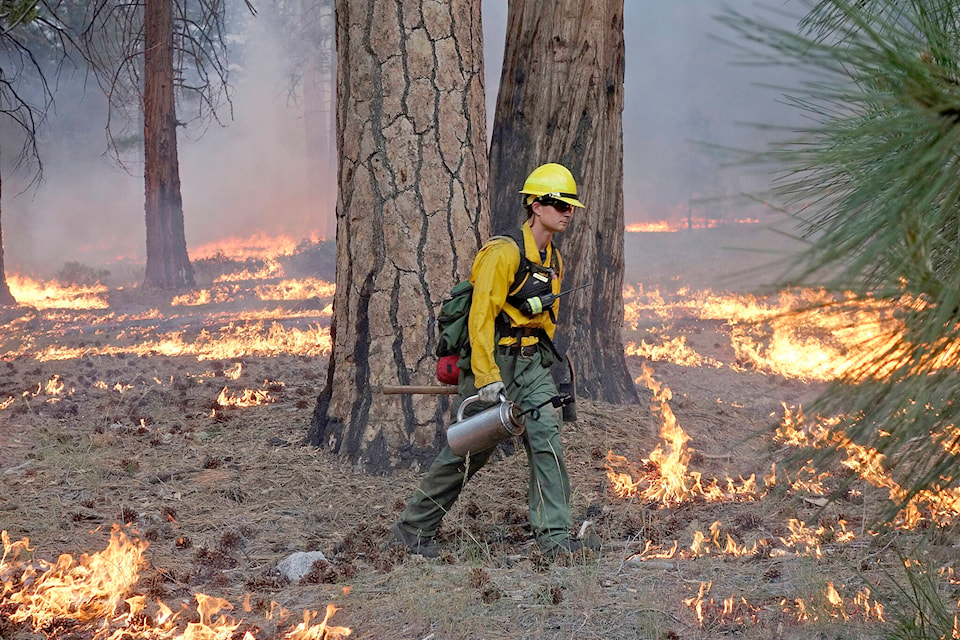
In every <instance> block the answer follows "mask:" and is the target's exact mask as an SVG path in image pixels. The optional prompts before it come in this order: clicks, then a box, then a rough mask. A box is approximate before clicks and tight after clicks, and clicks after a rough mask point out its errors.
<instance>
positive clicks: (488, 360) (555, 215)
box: [391, 163, 598, 558]
mask: <svg viewBox="0 0 960 640" xmlns="http://www.w3.org/2000/svg"><path fill="white" fill-rule="evenodd" d="M520 193H521V194H523V203H524V206H525V208H526V213H527V220H526V222H525V223H524V224H523V225H522V227H521V229H520V232H521V233H522V235H520V233H515V234H514V237H515V238H516V240H514V239H511V238H510V237H506V236H497V237H494V238H491V239H490V240H488V241H487V243H486V244H485V245H484V246H483V247H482V248H481V249H480V251H479V253H478V254H477V257H476V259H475V260H474V263H473V270H472V272H471V276H470V281H471V282H472V283H473V287H474V290H473V301H472V305H471V308H470V316H469V337H470V347H471V366H470V369H468V370H464V371H461V374H460V378H459V383H458V396H457V403H456V404H455V407H456V406H457V405H458V404H459V402H460V401H462V400H463V399H464V398H466V397H469V396H471V395H475V394H479V396H480V400H481V401H482V402H486V403H494V402H498V401H499V398H500V395H501V394H503V395H504V396H505V397H506V398H508V399H509V400H511V401H512V402H514V403H516V404H517V405H518V406H519V407H520V408H521V409H528V408H531V407H536V406H539V405H541V404H544V403H545V402H546V401H548V400H550V398H552V397H555V396H556V395H557V388H556V385H555V383H554V380H553V377H552V376H551V374H550V365H551V364H552V363H553V361H554V359H555V358H557V357H559V354H557V353H556V351H555V350H554V348H553V344H552V342H551V339H552V338H553V335H554V331H555V330H556V313H557V309H558V308H559V302H560V301H559V299H556V300H554V303H553V305H552V306H551V307H548V308H546V309H543V310H541V311H540V312H539V313H533V314H530V315H528V314H527V313H524V312H523V311H521V309H520V307H521V306H523V305H522V301H523V300H524V299H527V298H529V297H533V296H537V295H542V294H544V293H551V292H552V293H553V294H558V293H559V292H560V285H561V281H562V277H563V263H562V260H561V257H560V254H559V252H558V251H557V250H556V249H555V248H554V246H553V244H552V242H551V240H552V238H553V234H555V233H560V232H562V231H564V230H565V229H566V228H567V225H568V224H569V223H570V219H571V217H572V216H573V210H574V208H582V207H583V206H584V205H583V203H582V202H580V201H579V200H578V199H577V184H576V181H575V180H574V178H573V175H572V174H571V173H570V171H569V170H568V169H567V168H566V167H564V166H562V165H559V164H553V163H550V164H545V165H542V166H540V167H537V168H536V169H535V170H534V171H533V172H532V173H531V174H530V175H529V176H528V177H527V179H526V181H525V183H524V185H523V189H522V190H521V191H520ZM518 240H522V243H523V246H522V247H520V246H519V243H518ZM519 250H522V251H524V252H525V255H526V257H527V260H528V264H529V265H530V266H529V269H530V273H529V274H527V276H526V277H523V278H522V280H523V284H522V285H520V286H518V285H517V283H516V280H517V279H518V278H521V277H522V276H523V274H518V269H519V268H520V265H521V260H520V253H519ZM511 287H514V289H513V291H510V289H511ZM474 404H475V405H476V404H481V403H474ZM482 408H483V407H480V408H479V410H482ZM561 422H562V420H561V416H560V411H559V410H558V409H557V408H555V407H554V406H550V405H549V404H548V405H547V406H544V407H542V408H541V409H539V415H537V414H535V413H534V414H530V415H528V416H527V420H526V429H525V431H524V433H523V435H522V436H521V437H522V441H523V447H524V449H525V451H526V454H527V460H528V463H529V489H528V491H529V494H528V503H529V504H528V506H529V518H530V525H531V528H532V530H533V534H534V536H535V537H536V541H537V544H538V546H539V547H540V550H541V551H542V552H543V553H544V554H545V555H548V556H550V557H554V558H555V557H556V556H557V555H558V554H560V553H572V552H575V551H577V550H579V549H581V548H582V547H583V543H582V542H581V541H580V540H578V539H577V538H575V537H572V536H571V527H572V525H573V513H572V508H571V501H570V480H569V477H568V475H567V467H566V464H565V462H564V459H563V450H562V447H561V443H560V425H561ZM493 450H494V447H491V448H489V449H487V450H485V451H474V452H470V453H469V454H468V456H467V457H466V458H464V457H461V456H458V455H457V454H455V453H453V452H452V451H451V450H450V447H449V446H445V447H444V448H443V450H442V451H441V452H440V453H439V455H438V456H437V458H436V459H435V460H434V462H433V464H432V465H431V467H430V470H429V471H428V472H427V474H426V475H425V476H424V478H423V479H422V481H421V483H420V487H419V489H418V490H417V491H416V492H415V494H414V495H413V496H412V497H411V498H410V500H409V501H408V502H407V505H406V508H405V509H404V511H403V513H402V514H401V516H400V519H399V520H398V521H397V522H396V523H394V525H393V527H392V529H391V536H392V541H393V542H395V543H398V544H401V545H403V546H405V547H407V548H408V549H409V550H410V551H412V552H413V553H417V554H420V555H423V556H426V557H436V556H437V555H438V554H439V552H440V549H439V547H438V545H437V543H436V540H435V536H436V533H437V530H438V528H439V527H440V521H441V520H442V519H443V516H444V515H445V514H446V513H447V511H449V509H450V508H451V507H452V506H453V503H454V502H455V501H456V499H457V497H458V496H459V495H460V491H461V490H462V488H463V486H464V484H465V483H466V482H467V481H468V480H469V479H470V478H471V477H472V476H473V475H474V474H475V473H476V472H477V471H479V470H480V468H481V467H483V466H484V464H486V462H487V461H488V460H489V458H490V455H491V454H492V453H493ZM590 546H591V547H593V548H596V547H597V546H598V545H596V544H591V545H590Z"/></svg>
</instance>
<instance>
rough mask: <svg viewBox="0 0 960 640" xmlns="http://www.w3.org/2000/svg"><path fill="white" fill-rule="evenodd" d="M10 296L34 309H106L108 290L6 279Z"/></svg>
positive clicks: (12, 276)
mask: <svg viewBox="0 0 960 640" xmlns="http://www.w3.org/2000/svg"><path fill="white" fill-rule="evenodd" d="M7 284H8V285H9V287H10V293H12V294H13V297H14V298H15V299H16V300H17V302H19V303H20V304H23V305H27V306H31V307H35V308H37V309H106V308H107V307H109V306H110V305H109V304H108V303H107V300H106V299H105V298H104V296H105V294H106V293H107V287H105V286H104V285H102V284H96V285H92V286H68V285H64V284H61V283H59V282H57V281H56V280H50V281H46V282H45V281H43V280H34V279H33V278H30V277H28V276H24V275H20V274H16V273H14V274H10V275H8V276H7Z"/></svg>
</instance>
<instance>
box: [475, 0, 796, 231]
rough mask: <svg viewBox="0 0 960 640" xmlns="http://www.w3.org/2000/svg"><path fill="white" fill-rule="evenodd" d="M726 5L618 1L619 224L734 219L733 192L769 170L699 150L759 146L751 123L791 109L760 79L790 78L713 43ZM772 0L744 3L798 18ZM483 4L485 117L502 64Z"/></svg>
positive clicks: (496, 6) (500, 24)
mask: <svg viewBox="0 0 960 640" xmlns="http://www.w3.org/2000/svg"><path fill="white" fill-rule="evenodd" d="M725 4H727V3H726V2H724V1H723V0H672V1H671V2H633V1H629V0H628V1H627V2H625V3H624V39H625V49H626V52H625V58H626V72H625V80H624V111H623V138H624V140H623V155H624V158H623V170H624V216H625V219H626V223H627V224H631V223H637V222H645V221H659V220H678V219H682V218H684V217H686V216H687V215H693V216H697V217H708V218H716V219H738V218H745V217H749V216H750V215H752V214H753V215H755V214H756V211H747V210H745V209H744V208H743V206H744V205H743V203H742V200H740V199H739V198H738V197H737V196H739V195H740V194H742V193H745V192H750V193H755V192H758V191H764V190H766V188H767V186H768V184H767V183H768V182H769V176H766V175H757V174H756V173H755V172H754V170H748V169H746V168H745V167H743V166H732V165H733V158H732V157H731V156H730V155H727V154H723V153H720V152H717V151H709V150H708V149H715V148H719V147H724V148H737V149H751V150H759V149H762V148H763V147H764V146H765V145H766V144H767V143H768V142H769V139H768V135H769V134H764V133H763V132H762V131H760V130H759V129H758V128H756V127H753V126H750V125H755V124H761V123H764V124H770V123H775V124H779V125H783V124H786V123H788V122H790V121H791V120H796V118H797V116H796V114H794V113H792V112H791V111H790V110H789V109H788V107H786V106H784V105H783V104H782V103H780V102H778V101H777V98H778V97H779V94H778V92H777V91H776V90H771V89H764V88H761V87H760V85H761V84H764V83H766V84H784V83H789V82H790V80H791V78H789V75H790V74H789V73H786V75H785V73H784V71H783V70H782V69H780V70H776V71H775V70H773V69H763V68H758V67H744V66H738V65H737V62H738V54H737V52H736V51H735V50H734V48H733V47H731V46H730V45H729V44H726V43H724V42H722V41H721V39H722V37H723V36H724V35H725V34H724V33H723V30H722V26H721V25H720V24H719V23H718V22H717V21H716V20H715V16H716V15H718V14H719V13H720V12H721V10H722V8H723V6H724V5H725ZM733 4H734V5H745V4H747V3H745V2H738V3H737V2H735V3H733ZM779 5H780V6H779V11H778V12H775V13H772V12H770V11H764V10H763V9H762V8H761V7H760V5H756V4H753V3H751V6H752V7H753V8H755V9H756V10H757V11H763V15H764V17H766V18H768V19H769V18H773V19H774V20H775V21H777V22H781V23H782V24H783V25H784V26H785V27H790V26H792V25H795V24H796V19H797V18H796V17H790V16H787V15H784V12H785V11H786V10H787V9H788V8H789V6H795V5H797V2H796V1H795V0H781V1H780V2H779ZM740 10H741V11H750V9H749V8H743V7H741V9H740ZM483 12H484V13H483V28H484V53H485V59H484V65H485V73H486V85H487V94H488V97H487V113H488V124H489V123H492V122H493V109H494V107H495V101H496V92H497V88H498V86H499V82H500V69H501V66H502V63H503V40H504V32H505V30H506V13H507V7H506V3H504V2H497V1H495V0H485V1H484V3H483ZM778 14H779V15H778ZM735 200H738V202H735Z"/></svg>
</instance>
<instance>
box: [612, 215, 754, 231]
mask: <svg viewBox="0 0 960 640" xmlns="http://www.w3.org/2000/svg"><path fill="white" fill-rule="evenodd" d="M759 222H760V221H759V220H756V219H754V218H735V219H731V220H725V219H722V218H703V217H700V216H695V217H692V218H685V219H683V220H655V221H652V222H634V223H632V224H628V225H627V226H626V228H625V229H624V230H625V231H626V232H627V233H676V232H677V231H683V230H685V229H713V228H716V227H719V226H723V225H733V224H758V223H759Z"/></svg>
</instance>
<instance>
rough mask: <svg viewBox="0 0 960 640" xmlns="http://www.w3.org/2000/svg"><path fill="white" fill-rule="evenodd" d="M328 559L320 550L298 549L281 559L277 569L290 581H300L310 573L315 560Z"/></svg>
mask: <svg viewBox="0 0 960 640" xmlns="http://www.w3.org/2000/svg"><path fill="white" fill-rule="evenodd" d="M326 559H327V557H326V556H325V555H323V553H321V552H320V551H297V552H296V553H294V554H291V555H289V556H287V557H286V558H285V559H283V560H281V561H280V564H278V565H277V571H278V572H279V573H280V575H281V576H283V577H284V578H286V579H287V580H289V581H290V582H299V581H300V579H301V578H302V577H303V576H305V575H307V574H308V573H310V568H311V567H313V563H314V562H316V561H317V560H326Z"/></svg>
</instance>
